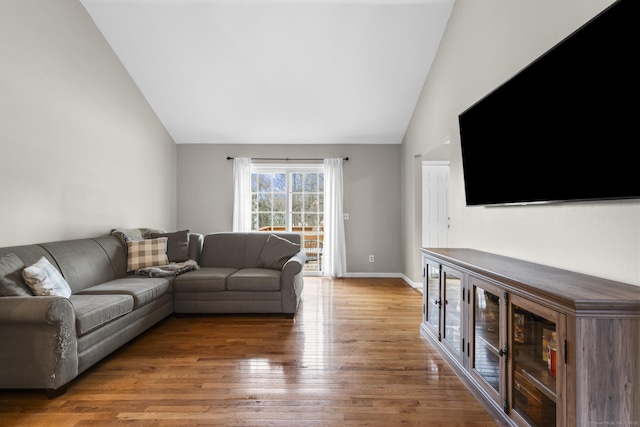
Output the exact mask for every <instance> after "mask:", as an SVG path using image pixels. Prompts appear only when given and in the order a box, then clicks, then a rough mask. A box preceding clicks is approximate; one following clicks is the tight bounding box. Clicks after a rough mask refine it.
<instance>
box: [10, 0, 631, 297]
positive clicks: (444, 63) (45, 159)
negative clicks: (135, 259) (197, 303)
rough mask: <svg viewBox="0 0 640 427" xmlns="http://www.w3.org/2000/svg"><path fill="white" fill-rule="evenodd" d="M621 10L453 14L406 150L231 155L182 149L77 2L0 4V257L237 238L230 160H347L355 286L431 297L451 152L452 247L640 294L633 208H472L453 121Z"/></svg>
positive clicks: (463, 5)
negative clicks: (124, 237) (434, 161)
mask: <svg viewBox="0 0 640 427" xmlns="http://www.w3.org/2000/svg"><path fill="white" fill-rule="evenodd" d="M610 3H611V2H610V1H590V2H588V3H585V2H582V1H581V2H576V4H575V5H574V6H569V5H567V6H564V7H561V6H558V5H556V4H554V3H553V2H549V3H542V4H540V3H537V4H535V5H529V6H528V7H525V6H522V7H521V8H519V7H517V6H515V5H511V4H507V5H505V4H501V3H500V2H495V4H494V3H492V4H490V5H485V4H483V5H482V6H480V5H476V4H475V3H473V2H457V3H456V5H455V7H454V8H453V11H452V15H451V17H450V20H449V25H448V26H447V29H446V32H445V33H444V35H443V38H442V42H441V45H440V48H439V51H438V55H437V57H436V58H435V60H434V62H433V65H432V67H431V70H430V73H429V76H428V79H427V80H426V83H425V86H424V89H423V91H422V94H421V96H420V97H419V99H418V102H417V105H416V109H415V112H414V114H413V118H412V119H411V122H410V124H409V126H408V128H407V131H406V134H405V137H404V140H403V142H402V144H389V145H385V144H346V145H340V144H330V145H327V146H322V145H315V144H314V145H305V144H300V145H238V146H228V145H227V146H225V145H213V144H212V145H208V144H193V145H192V144H184V145H182V144H175V143H174V141H173V140H172V138H171V137H170V135H169V134H168V133H167V131H166V129H165V128H164V126H163V125H162V123H161V122H160V121H159V119H158V117H157V116H156V114H154V112H153V110H152V109H150V107H149V104H148V103H147V101H146V100H145V98H144V97H143V96H142V95H141V93H140V90H139V89H138V88H137V87H136V85H135V83H134V82H133V81H132V79H131V77H130V76H129V75H128V73H127V72H126V70H125V69H124V68H123V66H122V64H121V63H120V62H119V60H118V58H117V56H116V55H115V53H114V52H113V50H112V49H111V48H110V47H109V45H108V44H107V43H106V42H105V40H104V37H103V36H102V34H101V33H100V31H99V30H98V28H96V26H95V24H94V23H93V21H92V20H91V18H90V17H89V16H88V14H87V12H86V10H85V9H84V8H83V7H82V5H81V4H80V3H79V2H75V1H68V2H63V3H61V4H59V3H56V5H55V6H53V5H50V4H48V3H47V2H43V4H41V3H37V4H34V3H32V2H26V3H24V4H23V3H22V2H13V1H10V2H3V4H2V8H3V9H4V10H3V13H2V20H3V22H2V24H3V25H2V32H3V37H2V40H3V42H2V43H3V46H2V47H3V52H4V57H5V58H6V59H5V61H3V62H4V64H3V67H2V71H1V72H2V80H3V81H4V82H5V84H4V87H3V96H2V98H1V99H2V100H1V101H0V102H1V103H2V111H3V114H2V115H3V131H2V140H3V144H2V145H3V152H4V154H3V156H2V167H1V168H0V174H1V175H0V176H1V177H2V181H3V182H4V183H5V186H3V190H2V192H3V199H4V200H5V203H3V209H2V210H1V211H0V219H2V223H3V224H5V227H3V230H2V237H1V240H0V244H1V245H2V246H11V245H17V244H26V243H33V242H42V241H54V240H63V239H71V238H80V237H86V236H92V235H100V234H104V233H106V232H108V231H109V230H110V229H112V228H117V227H138V226H153V227H161V228H165V229H167V230H173V229H176V230H177V229H183V228H189V229H191V230H192V231H194V232H204V233H206V232H214V231H226V230H229V229H230V228H231V217H232V212H231V211H232V210H231V206H232V191H231V170H232V165H231V162H229V161H227V160H226V157H227V156H240V155H245V156H254V157H258V156H265V155H268V156H270V157H287V156H288V157H292V156H293V155H296V156H302V157H331V156H335V157H349V158H350V161H349V162H348V164H346V166H345V168H344V174H345V178H344V179H345V182H344V194H345V196H344V210H345V212H349V213H350V217H351V219H350V220H349V221H347V222H346V223H345V232H346V239H347V251H348V254H347V264H348V272H349V273H370V274H395V275H398V274H400V275H402V276H403V277H405V278H407V280H409V281H413V282H415V283H420V281H421V279H420V277H421V261H420V253H419V250H418V249H419V247H420V246H421V240H420V239H421V237H420V236H421V224H420V207H419V199H418V197H419V188H418V187H417V184H416V182H419V179H418V177H419V173H420V172H419V169H418V168H417V165H418V164H419V161H420V159H421V156H423V155H425V156H426V155H427V154H428V152H430V151H431V150H433V149H435V148H437V147H438V146H439V145H440V144H442V142H443V140H445V139H450V141H451V144H450V153H451V154H450V155H451V160H450V161H451V195H450V217H451V227H450V234H449V245H450V246H457V247H473V248H477V249H481V250H486V251H488V252H494V253H499V254H503V255H508V256H512V257H516V258H521V259H526V260H529V261H533V262H539V263H542V264H547V265H551V266H556V267H560V268H565V269H568V270H572V271H578V272H582V273H586V274H593V275H596V276H599V277H604V278H607V279H612V280H618V281H622V282H626V283H631V284H635V285H640V274H639V271H640V265H639V264H640V263H639V260H640V243H639V239H638V238H637V236H638V235H639V233H640V231H639V228H640V224H639V221H638V218H639V217H640V213H639V212H640V207H639V204H638V201H637V200H631V201H617V202H616V201H613V202H605V203H573V204H557V205H549V206H543V207H533V208H532V207H511V208H499V209H484V208H478V207H467V206H465V203H464V191H463V182H462V169H461V161H460V154H459V150H460V143H459V134H458V127H457V116H458V114H459V113H460V112H462V111H463V110H464V109H466V108H468V107H469V106H470V105H471V104H473V103H474V102H475V101H477V100H478V99H479V98H481V97H482V96H484V95H485V94H486V93H488V92H490V91H491V90H492V89H494V88H495V87H496V86H498V85H499V84H501V83H502V82H503V81H504V80H506V79H508V78H509V77H510V76H512V75H513V74H515V73H516V72H517V71H518V70H520V69H521V68H523V67H524V66H526V65H527V64H528V63H530V62H531V61H533V60H534V59H535V58H536V57H537V56H539V55H541V54H542V53H544V52H545V51H546V50H547V49H549V48H550V47H551V46H553V44H555V43H557V42H558V41H559V40H561V39H562V38H563V37H565V36H567V35H568V34H570V33H571V32H572V31H574V30H575V29H576V28H578V27H579V26H580V25H582V24H583V23H584V22H586V21H587V20H588V19H590V18H591V17H593V16H595V15H596V14H597V13H598V12H600V11H601V10H602V9H604V7H606V6H607V5H608V4H610ZM49 9H51V10H49ZM505 15H507V16H509V19H504V18H501V17H503V16H505ZM494 21H495V22H494ZM541 23H544V25H541ZM79 35H82V36H79ZM208 183H211V184H210V185H208ZM141 201H144V202H143V203H142V202H141ZM221 206H227V207H228V208H222V209H221V208H220V207H221ZM374 211H375V212H376V214H372V212H374ZM19 224H25V226H19ZM26 224H28V226H26ZM369 254H375V255H376V262H375V263H369V262H368V255H369ZM605 265H606V268H603V266H605Z"/></svg>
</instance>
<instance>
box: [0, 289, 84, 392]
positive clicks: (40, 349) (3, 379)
mask: <svg viewBox="0 0 640 427" xmlns="http://www.w3.org/2000/svg"><path fill="white" fill-rule="evenodd" d="M0 342H2V343H3V345H2V348H1V349H0V388H36V389H47V390H55V389H57V388H59V387H62V386H63V385H65V384H66V383H68V382H69V381H71V380H72V379H73V378H75V377H76V376H77V375H78V350H77V348H78V345H77V338H76V326H75V313H74V310H73V306H72V305H71V302H70V301H69V300H68V299H67V298H62V297H2V298H0Z"/></svg>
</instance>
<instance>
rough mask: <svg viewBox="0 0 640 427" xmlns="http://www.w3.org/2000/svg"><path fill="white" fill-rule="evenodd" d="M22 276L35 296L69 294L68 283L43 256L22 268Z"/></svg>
mask: <svg viewBox="0 0 640 427" xmlns="http://www.w3.org/2000/svg"><path fill="white" fill-rule="evenodd" d="M22 278H23V279H24V281H25V282H26V283H27V286H29V289H31V292H33V294H34V295H36V296H60V297H65V298H69V297H70V296H71V288H70V287H69V284H68V283H67V281H66V280H64V277H62V275H61V274H60V272H59V271H58V269H57V268H55V267H54V266H53V265H52V264H51V263H50V262H49V260H48V259H46V258H45V257H42V258H40V259H39V260H38V261H37V262H36V263H35V264H33V265H30V266H29V267H26V268H25V269H24V270H22Z"/></svg>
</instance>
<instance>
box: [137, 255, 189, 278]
mask: <svg viewBox="0 0 640 427" xmlns="http://www.w3.org/2000/svg"><path fill="white" fill-rule="evenodd" d="M199 268H200V266H199V265H198V263H197V262H195V261H194V260H192V259H190V260H187V261H185V262H172V263H170V264H167V265H158V266H155V267H145V268H141V269H139V270H137V271H136V274H137V275H138V276H148V277H166V276H177V275H179V274H182V273H186V272H187V271H191V270H198V269H199Z"/></svg>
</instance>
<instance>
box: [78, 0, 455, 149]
mask: <svg viewBox="0 0 640 427" xmlns="http://www.w3.org/2000/svg"><path fill="white" fill-rule="evenodd" d="M454 1H455V0H80V2H81V3H82V4H83V6H84V7H85V9H86V10H87V11H88V13H89V14H90V16H91V18H92V19H93V21H94V22H95V23H96V25H97V26H98V28H99V29H100V31H101V32H102V33H103V35H104V37H105V38H106V40H107V42H108V43H109V44H110V45H111V47H112V48H113V50H114V52H115V53H116V55H117V56H118V57H119V59H120V61H121V62H122V64H123V65H124V67H125V68H126V69H127V71H128V72H129V74H130V75H131V77H132V78H133V80H134V81H135V83H136V84H137V85H138V87H139V88H140V91H141V92H142V94H143V95H144V96H145V97H146V99H147V101H148V102H149V104H150V105H151V107H152V108H153V109H154V111H155V112H156V114H157V115H158V117H159V118H160V120H161V121H162V123H163V124H164V126H165V127H166V129H167V130H168V132H169V133H170V134H171V136H172V137H173V139H174V141H175V142H176V143H178V144H181V143H214V144H215V143H224V144H234V143H250V144H262V143H264V144H344V143H350V144H353V143H356V144H357V143H367V144H399V143H401V141H402V138H403V136H404V133H405V131H406V129H407V126H408V124H409V121H410V119H411V115H412V114H413V110H414V108H415V105H416V102H417V100H418V97H419V95H420V91H421V90H422V86H423V84H424V81H425V79H426V76H427V73H428V71H429V67H430V65H431V62H432V61H433V58H434V56H435V54H436V51H437V49H438V45H439V43H440V39H441V37H442V34H443V32H444V29H445V26H446V24H447V21H448V19H449V15H450V13H451V9H452V7H453V3H454Z"/></svg>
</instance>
